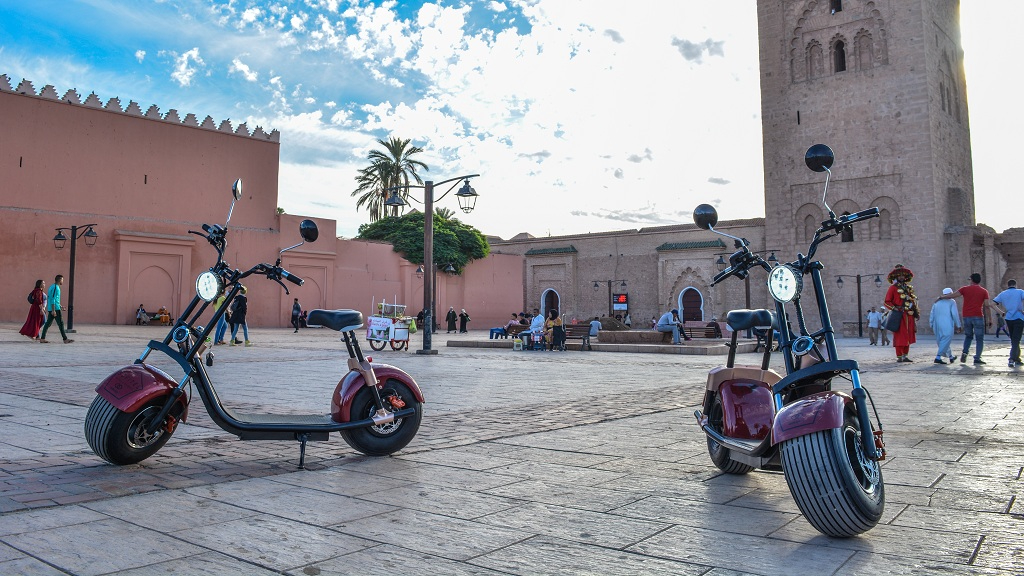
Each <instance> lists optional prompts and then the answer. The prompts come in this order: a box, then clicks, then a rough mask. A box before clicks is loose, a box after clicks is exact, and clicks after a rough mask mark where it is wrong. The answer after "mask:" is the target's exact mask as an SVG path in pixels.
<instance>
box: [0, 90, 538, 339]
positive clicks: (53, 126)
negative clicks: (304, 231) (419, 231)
mask: <svg viewBox="0 0 1024 576" xmlns="http://www.w3.org/2000/svg"><path fill="white" fill-rule="evenodd" d="M0 134H2V135H3V136H2V138H0V221H2V222H3V223H4V235H5V238H4V242H3V243H0V266H2V267H3V270H4V272H5V273H4V274H3V275H0V294H3V295H4V297H3V298H0V321H7V322H21V321H22V320H24V317H25V314H26V313H27V310H28V304H27V303H26V302H25V294H28V292H29V291H30V290H31V287H32V285H33V283H34V282H35V281H36V280H37V279H40V278H41V279H44V280H46V281H47V283H49V282H51V281H52V280H53V278H54V276H55V275H56V274H63V275H64V276H65V277H66V278H67V280H66V281H65V284H64V293H63V298H62V300H63V302H64V305H65V306H67V305H68V304H69V297H70V294H69V292H70V286H69V281H70V278H69V264H70V258H69V247H65V248H64V249H63V250H62V251H58V250H57V249H56V248H55V246H54V242H53V237H54V236H55V234H56V228H59V227H70V226H73V225H74V226H79V225H85V224H96V226H95V228H94V231H95V232H96V233H97V234H98V235H99V238H98V239H97V242H96V244H95V245H94V246H86V245H85V244H84V239H82V240H79V242H78V244H77V251H76V278H75V301H74V313H75V316H74V318H75V323H76V324H81V323H98V324H112V323H113V324H126V323H134V321H135V310H136V309H137V308H138V306H139V305H140V304H142V305H143V306H145V308H146V309H147V310H149V311H152V312H155V311H156V310H157V309H159V308H160V307H161V306H164V307H166V308H168V310H170V311H171V313H172V314H173V315H177V314H179V313H180V312H181V311H182V310H184V308H185V306H187V304H188V302H189V301H191V299H192V297H193V295H194V294H195V292H194V291H195V284H194V283H195V278H196V276H198V274H199V273H200V272H202V271H203V270H205V269H207V268H209V267H210V266H211V265H212V264H213V263H214V259H215V258H216V252H215V251H214V250H213V248H212V247H210V246H209V245H208V244H207V243H206V242H205V241H204V240H203V239H202V238H200V237H198V236H195V235H192V234H188V230H199V229H200V226H201V225H202V224H203V223H221V224H223V223H224V220H225V218H226V217H227V213H228V207H229V206H230V204H231V184H232V182H234V180H235V179H236V178H241V179H242V181H243V190H244V195H243V197H242V198H241V199H240V200H239V202H238V204H237V205H236V206H235V209H234V213H233V215H232V218H231V223H230V234H229V236H228V250H227V253H226V254H225V260H227V261H228V262H229V263H231V264H232V265H234V266H235V267H238V268H241V269H243V270H244V269H247V268H248V267H249V266H252V265H253V264H256V263H258V262H273V261H274V259H275V258H276V257H277V254H278V252H279V251H280V250H281V249H282V248H285V247H288V246H292V245H294V244H296V243H298V242H299V241H300V238H299V234H298V224H299V222H300V221H301V220H302V218H303V217H301V216H294V215H289V214H278V212H277V205H278V204H277V201H278V165H279V152H280V143H279V134H278V133H277V131H274V132H271V133H265V132H264V131H263V130H262V129H260V128H256V129H255V130H253V131H252V132H251V133H250V131H249V128H248V127H246V126H245V124H241V125H239V126H237V127H235V128H232V126H231V123H230V122H228V121H226V120H225V121H223V122H221V123H220V124H217V123H215V122H214V121H213V119H212V118H209V117H207V118H205V119H204V120H202V121H200V120H199V119H198V118H196V117H195V116H194V115H192V114H187V115H185V116H184V117H183V118H182V117H181V116H180V115H179V113H178V112H177V111H175V110H169V111H167V112H166V113H161V112H160V111H159V110H158V109H157V107H156V106H151V107H149V108H148V109H147V110H146V111H143V110H142V108H141V107H140V106H139V105H138V104H137V103H134V102H130V103H128V104H127V105H124V106H123V105H122V104H121V102H120V101H118V100H117V99H116V98H112V99H110V100H108V101H107V102H106V103H103V102H101V101H100V99H99V98H98V97H97V96H96V95H95V94H90V95H89V96H88V97H87V98H85V99H84V100H83V99H82V98H81V97H80V96H79V95H78V93H77V92H76V91H74V90H70V91H68V92H67V93H66V94H64V95H63V96H60V95H58V94H57V93H56V91H55V90H54V89H53V87H52V86H46V87H44V88H43V89H42V90H40V91H39V92H38V93H37V92H36V90H35V88H34V87H33V86H32V84H31V83H30V82H29V81H27V80H23V81H22V82H21V83H19V84H18V85H17V86H16V87H14V86H12V84H11V82H10V81H9V79H8V78H7V77H6V76H0ZM314 220H315V221H316V222H317V224H318V226H319V228H320V239H319V240H318V241H317V242H316V243H314V244H308V245H305V246H302V247H300V248H298V249H296V250H293V251H290V252H287V253H285V254H284V256H283V260H282V265H283V266H284V267H285V268H287V269H288V270H289V271H291V272H292V273H295V274H297V275H298V276H300V277H302V278H303V279H304V280H305V284H304V285H303V286H301V287H290V290H291V292H292V294H291V295H290V296H288V295H286V294H285V292H284V290H282V289H281V287H280V286H278V285H277V284H276V283H274V282H270V281H267V280H266V279H264V278H262V277H253V278H251V279H250V280H249V281H248V282H247V283H246V284H247V287H248V288H249V296H250V298H249V300H250V305H249V315H248V318H249V323H250V324H251V325H254V326H288V325H289V324H290V318H291V305H292V298H293V297H298V298H299V301H300V303H301V304H302V306H303V307H304V308H306V309H313V308H352V309H356V310H361V311H363V312H364V313H365V314H369V313H372V311H373V304H374V303H375V302H380V301H382V300H384V299H386V300H387V301H388V302H394V301H395V300H398V302H399V303H401V304H405V305H406V306H408V309H407V311H408V312H409V313H410V314H411V315H415V314H416V313H417V312H418V311H419V310H420V309H421V308H422V307H423V279H422V278H419V277H417V275H416V274H415V270H416V264H413V263H410V262H408V261H406V260H404V259H403V258H401V257H400V256H399V255H398V254H396V253H395V252H394V251H393V250H392V247H391V245H390V244H384V243H378V242H363V241H354V240H343V239H339V238H337V234H336V225H335V222H334V221H333V220H327V219H323V218H314ZM66 234H67V233H66ZM521 270H522V266H521V265H520V259H519V258H516V257H513V256H503V255H495V256H492V257H488V258H484V259H481V260H478V261H475V262H473V263H472V264H471V265H470V266H469V267H467V269H466V270H465V271H464V274H463V275H462V276H449V275H447V274H440V275H439V278H438V289H437V305H438V308H439V309H442V308H443V309H444V310H447V309H448V307H449V306H455V307H456V308H466V309H467V310H468V311H471V313H472V315H473V320H474V324H473V327H474V328H476V327H488V328H489V327H491V325H498V324H499V323H504V321H505V319H506V318H507V317H508V315H509V313H510V312H511V311H513V310H517V311H518V309H519V304H520V302H521V300H522V294H521V290H522V289H521V286H522V276H521V273H522V272H521ZM22 292H24V294H22ZM15 295H17V297H15Z"/></svg>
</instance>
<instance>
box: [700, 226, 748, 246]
mask: <svg viewBox="0 0 1024 576" xmlns="http://www.w3.org/2000/svg"><path fill="white" fill-rule="evenodd" d="M708 230H711V231H712V232H714V233H715V234H719V235H721V236H725V237H726V238H732V239H733V240H735V241H736V242H738V243H739V245H740V246H744V247H745V246H747V244H749V243H748V242H746V241H745V240H743V238H737V237H735V236H733V235H732V234H726V233H725V232H720V231H718V230H715V227H714V226H710V225H709V226H708Z"/></svg>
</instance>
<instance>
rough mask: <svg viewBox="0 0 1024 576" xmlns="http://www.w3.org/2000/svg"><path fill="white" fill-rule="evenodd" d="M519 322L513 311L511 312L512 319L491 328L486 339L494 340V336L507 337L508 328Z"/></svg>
mask: <svg viewBox="0 0 1024 576" xmlns="http://www.w3.org/2000/svg"><path fill="white" fill-rule="evenodd" d="M518 324H519V317H518V316H517V315H516V313H515V312H513V313H512V319H511V320H509V321H508V322H507V323H506V324H505V325H504V326H499V327H497V328H491V334H490V336H489V338H488V340H494V339H495V338H508V329H509V328H511V327H512V326H515V325H518Z"/></svg>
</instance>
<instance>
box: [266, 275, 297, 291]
mask: <svg viewBox="0 0 1024 576" xmlns="http://www.w3.org/2000/svg"><path fill="white" fill-rule="evenodd" d="M267 278H270V279H271V280H273V281H274V282H277V283H278V284H280V285H281V288H284V293H285V294H291V292H289V291H288V287H287V286H285V285H284V282H281V281H280V280H279V279H277V278H272V277H270V276H267Z"/></svg>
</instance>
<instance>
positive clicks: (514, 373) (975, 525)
mask: <svg viewBox="0 0 1024 576" xmlns="http://www.w3.org/2000/svg"><path fill="white" fill-rule="evenodd" d="M19 326H20V325H13V324H0V574H119V575H128V574H132V575H135V574H138V575H143V574H145V575H149V574H196V575H198V574H218V575H234V574H237V575H254V574H291V575H295V576H300V575H330V574H367V573H380V572H385V573H390V574H458V575H469V574H475V575H484V574H528V575H533V574H602V575H607V574H666V575H667V574H684V575H708V576H726V575H729V576H736V575H744V574H761V575H774V574H779V575H787V576H789V575H794V574H798V575H803V574H807V575H816V576H817V575H877V574H901V575H903V574H913V575H930V574H936V575H939V574H943V575H944V574H978V575H993V576H994V575H1001V576H1008V575H1011V574H1021V573H1024V503H1021V502H1017V497H1018V496H1022V495H1024V490H1022V487H1024V479H1022V471H1024V428H1022V424H1024V407H1022V405H1021V396H1022V392H1024V379H1022V371H1021V369H1008V368H1007V366H1006V356H1007V348H1008V343H1007V340H1006V338H1002V339H1001V340H995V339H993V338H992V337H991V336H989V337H988V338H987V340H986V349H985V355H984V359H985V360H986V362H987V364H986V365H984V366H975V365H972V364H971V363H970V360H968V364H960V363H957V364H954V365H952V366H940V365H936V364H933V363H932V357H933V353H934V340H932V339H929V338H928V337H922V338H921V341H919V342H918V343H917V344H916V345H915V346H914V347H913V348H912V351H911V357H912V358H913V359H914V360H915V362H914V363H912V364H903V363H896V362H894V358H895V357H894V354H893V351H892V348H882V347H873V346H868V345H867V343H866V340H858V339H850V338H847V339H841V340H839V345H840V350H841V351H844V352H845V354H844V356H847V357H850V358H853V359H856V360H858V361H859V362H860V363H861V368H862V379H863V382H864V384H865V386H866V387H867V388H868V389H869V391H870V392H871V394H872V396H873V397H874V400H875V402H876V404H877V406H878V409H879V413H880V416H881V420H882V423H883V425H884V427H885V430H886V435H885V438H886V442H887V447H888V452H889V458H888V459H887V460H886V461H885V462H884V466H883V474H884V478H885V485H886V496H887V497H886V508H885V513H884V516H883V518H882V521H881V523H880V524H879V525H878V526H877V527H876V528H874V529H873V530H871V531H870V532H868V533H867V534H864V535H862V536H860V537H857V538H850V539H831V538H827V537H825V536H822V535H820V534H819V533H818V532H816V531H815V530H814V529H813V528H811V526H810V525H809V524H807V522H806V521H805V520H804V519H803V518H802V516H801V515H800V513H799V510H798V509H797V507H796V505H795V504H794V502H793V500H792V498H791V496H790V494H789V491H788V489H787V487H786V483H785V480H784V478H783V477H782V475H781V474H778V473H770V472H760V471H755V472H753V473H750V474H748V475H745V476H730V475H725V474H722V473H720V472H719V471H718V469H717V468H715V467H714V466H713V465H712V463H711V461H710V459H709V458H708V454H707V448H706V443H705V439H704V435H703V433H701V432H700V430H699V429H698V427H697V426H696V424H695V422H694V418H693V410H694V409H695V408H697V407H698V403H699V402H700V400H701V397H702V391H703V387H704V384H705V381H706V373H707V371H708V369H710V368H711V367H713V366H716V365H718V364H720V363H722V362H724V357H722V356H716V355H700V354H698V355H686V354H633V353H623V352H604V351H593V352H579V351H568V352H528V353H524V352H513V351H511V350H509V349H502V348H475V347H471V346H448V342H449V340H452V341H459V342H462V343H465V342H466V341H485V340H487V331H486V330H478V331H472V332H470V333H469V334H463V335H452V336H449V335H446V334H444V333H443V332H442V333H440V334H436V335H435V336H434V347H435V348H436V349H438V351H439V353H438V354H437V355H420V354H414V353H410V352H394V351H391V350H386V351H382V352H369V353H368V355H370V356H372V357H374V359H375V361H378V362H384V363H390V364H394V365H396V366H398V367H400V368H402V369H404V370H406V371H407V372H409V373H410V374H411V375H412V376H413V377H414V378H415V379H416V380H417V381H418V382H419V384H420V386H421V387H422V388H423V390H424V394H425V395H426V399H427V403H426V404H425V407H424V419H423V424H422V426H421V428H420V432H419V434H418V435H417V437H416V438H415V439H414V440H413V441H412V443H411V444H410V445H409V446H408V447H407V448H406V449H405V450H402V451H401V452H400V453H398V454H396V455H394V456H391V457H383V458H369V457H364V456H361V455H359V454H358V453H356V452H354V451H353V450H351V449H350V448H349V447H348V445H347V444H345V443H344V441H343V440H341V439H340V437H338V436H337V435H334V436H332V438H331V440H330V441H328V442H313V443H310V444H309V447H308V449H307V453H306V463H307V470H298V469H297V463H298V456H299V449H298V444H297V443H294V442H242V441H239V440H238V439H237V438H236V437H234V436H232V435H229V434H227V433H226V432H223V431H222V430H220V429H219V428H217V427H216V426H215V425H214V424H213V423H212V422H211V420H210V419H209V417H208V416H207V414H206V412H205V410H204V409H203V407H202V405H201V402H199V400H198V396H195V400H196V403H195V404H193V405H192V408H191V410H190V420H189V422H188V423H187V424H183V425H182V426H181V427H179V429H178V430H177V431H176V432H175V434H174V436H173V437H172V438H171V440H170V441H169V442H168V444H167V445H166V446H165V447H164V448H163V449H162V450H161V451H160V452H158V453H157V454H156V455H155V456H153V457H151V458H150V459H148V460H146V461H144V462H142V463H141V464H138V465H134V466H125V467H116V466H112V465H109V464H106V463H105V462H103V461H102V460H100V459H99V458H98V457H96V456H95V455H94V454H93V453H92V451H91V450H90V449H89V447H88V445H87V444H86V442H85V439H84V438H83V432H82V427H83V421H84V417H85V413H86V409H87V407H88V405H89V403H90V402H91V401H92V399H93V397H94V389H95V387H96V385H97V384H98V383H99V382H100V381H101V380H102V379H103V378H104V377H105V376H106V375H107V374H109V373H110V372H112V371H113V370H115V369H117V368H118V367H120V366H122V365H125V364H130V363H131V362H132V361H134V359H135V358H136V357H138V355H139V354H140V352H141V351H142V349H143V346H144V344H145V342H146V341H148V340H149V339H150V338H156V339H160V338H162V337H163V335H164V334H165V330H166V329H163V330H161V329H160V328H159V327H136V326H99V325H82V326H78V332H77V333H76V334H75V335H74V338H75V340H76V342H74V343H73V344H70V345H65V344H62V343H59V338H58V339H57V340H56V341H55V342H54V343H51V344H37V343H33V342H30V341H28V340H27V339H26V338H24V337H23V336H20V335H19V334H18V333H17V330H18V328H19ZM250 337H251V338H252V339H253V340H254V342H255V343H256V346H254V347H251V348H245V347H227V346H224V347H221V346H218V347H216V349H215V351H216V356H217V359H216V363H215V365H214V366H213V367H212V368H211V369H210V370H211V374H212V377H213V379H214V382H215V385H216V386H217V390H218V392H219V394H220V395H221V398H222V401H223V402H224V403H225V404H226V405H227V406H230V407H232V408H236V409H239V410H240V411H244V412H259V411H267V412H279V413H291V412H294V413H303V412H310V413H327V412H329V411H330V397H331V394H332V391H333V389H334V386H335V385H336V383H337V381H338V380H339V379H340V377H341V376H342V374H343V372H344V371H345V370H346V368H345V362H344V360H345V358H346V355H345V352H344V346H343V345H342V344H341V342H339V341H338V335H337V333H335V332H330V331H328V330H323V329H320V330H317V329H309V330H302V331H300V332H299V333H298V334H293V333H292V331H291V329H287V330H286V329H264V328H258V327H257V328H253V329H252V330H251V331H250ZM419 346H420V337H419V335H416V336H415V337H414V340H413V347H414V348H418V347H419ZM759 358H760V355H754V354H742V355H741V361H743V362H746V363H755V362H757V359H759ZM168 371H169V372H170V373H171V374H172V375H173V376H174V377H178V376H177V375H178V374H180V372H174V371H173V370H172V369H168Z"/></svg>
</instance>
